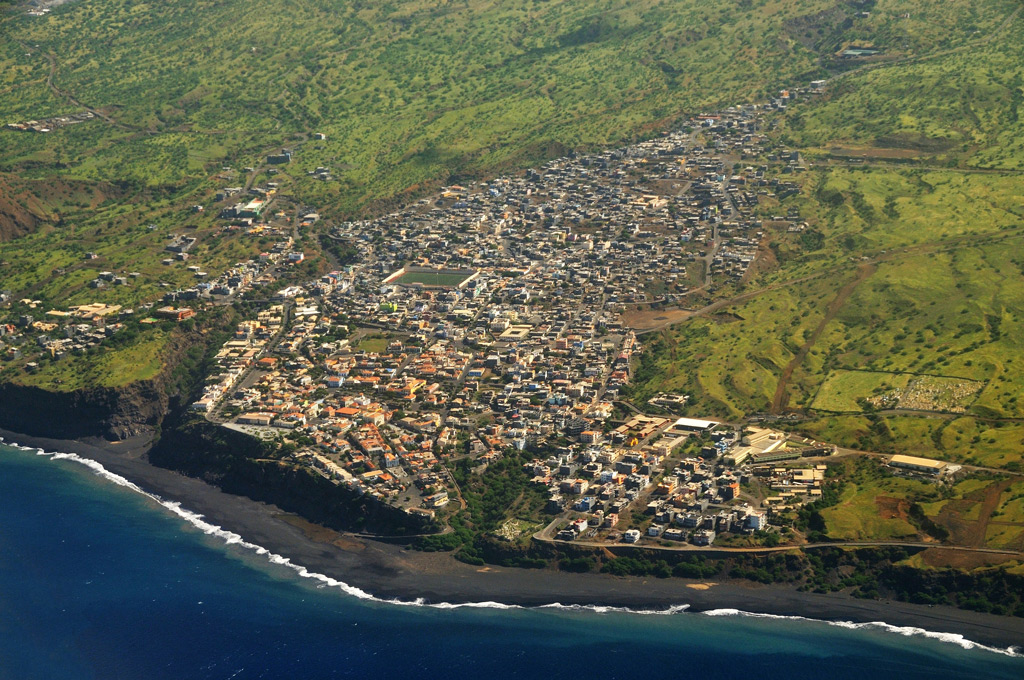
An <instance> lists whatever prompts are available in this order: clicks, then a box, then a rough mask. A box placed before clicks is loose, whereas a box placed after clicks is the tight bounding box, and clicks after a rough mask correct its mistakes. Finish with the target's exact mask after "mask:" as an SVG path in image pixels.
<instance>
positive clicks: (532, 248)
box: [0, 81, 946, 546]
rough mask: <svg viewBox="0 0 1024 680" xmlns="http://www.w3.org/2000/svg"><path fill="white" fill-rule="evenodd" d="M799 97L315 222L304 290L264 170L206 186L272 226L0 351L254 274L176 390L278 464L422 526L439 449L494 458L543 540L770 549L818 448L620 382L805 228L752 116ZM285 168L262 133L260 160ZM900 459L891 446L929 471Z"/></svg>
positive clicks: (290, 204)
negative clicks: (538, 505)
mask: <svg viewBox="0 0 1024 680" xmlns="http://www.w3.org/2000/svg"><path fill="white" fill-rule="evenodd" d="M821 89H822V83H821V82H820V81H816V82H815V83H813V84H812V85H811V87H809V88H800V89H798V90H794V91H789V90H783V91H781V92H780V93H779V94H778V96H777V97H776V98H774V99H773V100H772V101H771V102H770V103H769V104H765V105H760V106H754V105H750V106H741V107H731V108H728V109H726V110H724V111H720V112H717V113H713V114H704V115H699V116H695V117H693V118H692V119H690V120H688V121H687V122H686V123H685V124H684V125H683V126H681V128H680V129H679V130H677V131H675V132H670V133H664V134H662V135H660V136H658V137H657V138H655V139H652V140H648V141H644V142H640V143H637V144H634V145H631V146H627V147H624V148H619V149H614V150H611V151H607V152H604V153H597V154H590V155H575V154H574V155H570V156H567V157H563V158H559V159H556V160H553V161H551V162H549V163H546V164H545V165H543V166H542V167H539V168H534V169H530V170H527V171H525V172H523V173H521V174H519V175H516V176H508V177H498V178H496V179H493V180H488V181H479V182H472V183H467V184H464V185H451V186H447V187H445V188H444V189H443V190H442V191H441V192H440V193H439V194H437V195H435V196H432V197H429V198H423V199H420V200H419V201H417V202H416V203H414V204H412V205H408V206H406V207H405V208H403V209H401V210H399V211H397V212H394V213H391V214H388V215H385V216H382V217H379V218H376V219H372V220H361V221H354V222H343V223H339V224H334V225H320V226H319V230H320V244H321V245H322V246H323V250H324V254H325V256H326V257H327V258H328V261H332V262H333V266H334V267H335V269H333V270H332V271H329V272H328V273H325V274H322V275H319V276H317V277H316V278H314V279H313V280H308V281H296V280H295V277H294V275H293V272H294V270H293V269H292V268H293V267H294V266H296V265H299V264H301V263H303V262H304V261H305V259H306V256H307V252H306V250H304V247H305V246H304V242H303V238H304V236H305V235H311V234H312V233H313V227H314V225H318V223H320V220H321V218H320V215H319V214H318V213H317V212H316V210H315V209H314V208H310V207H309V206H302V205H300V204H297V203H294V201H293V200H291V199H282V198H280V197H279V196H278V190H279V187H280V184H279V183H278V182H274V181H268V182H265V183H264V184H262V185H257V186H253V182H252V181H251V180H250V182H249V183H248V184H246V187H241V186H229V187H224V188H222V189H221V190H220V191H219V192H218V193H217V195H216V199H215V200H216V202H217V203H218V207H217V210H218V212H217V213H216V214H217V217H218V220H220V221H221V224H222V227H220V228H219V229H220V231H221V233H223V234H226V235H228V236H232V237H233V236H239V237H241V238H259V239H261V242H262V243H268V240H269V242H272V243H270V244H269V247H267V249H266V250H265V251H263V252H261V253H259V254H258V255H257V256H255V257H253V258H251V259H249V260H246V261H241V262H237V263H236V264H235V265H234V266H233V267H230V268H229V269H227V270H226V271H223V272H221V273H220V274H218V275H211V274H210V273H208V272H207V271H206V268H205V267H203V266H202V265H200V264H189V262H191V260H190V257H191V254H192V252H193V250H194V248H195V246H196V243H197V238H196V237H194V236H190V235H188V234H187V233H168V234H167V236H166V241H165V242H164V247H163V252H164V255H165V258H164V259H163V260H162V261H161V263H162V265H163V266H165V267H174V266H187V268H188V271H189V272H190V273H191V275H192V278H193V280H194V284H193V285H191V286H189V287H186V288H177V289H175V290H168V291H166V292H164V293H163V295H162V300H161V301H160V302H159V303H156V302H149V303H145V304H141V305H139V309H138V310H137V311H136V310H135V309H123V308H121V307H120V306H118V305H113V304H104V303H102V302H96V303H92V304H86V305H79V306H75V307H71V308H68V309H66V310H65V309H52V310H49V311H46V312H45V313H44V314H43V315H42V316H43V318H41V319H37V318H36V315H35V314H32V313H23V314H21V315H20V316H19V317H18V318H17V319H14V320H13V321H14V323H9V324H5V325H0V335H3V336H5V337H4V338H3V339H2V340H0V349H2V350H3V355H2V356H3V358H4V359H5V360H8V361H13V360H23V359H24V358H25V357H24V356H23V351H26V352H28V353H29V354H31V353H38V352H39V351H40V350H41V351H42V352H44V353H45V354H46V355H48V356H49V358H51V359H53V360H59V359H60V358H61V357H63V356H65V355H66V354H67V353H69V352H74V353H84V352H87V351H90V350H92V349H94V348H96V347H98V346H99V345H101V344H103V343H104V342H108V341H109V339H110V338H111V337H114V336H116V334H117V333H118V332H119V331H121V330H122V329H123V328H124V327H125V322H126V321H128V320H131V319H140V323H142V324H152V323H158V322H170V323H172V324H173V323H182V322H184V321H187V320H189V319H191V318H192V317H193V316H195V314H196V310H197V309H203V308H209V307H211V306H216V305H227V304H231V303H232V302H233V301H235V300H239V299H241V298H242V297H243V296H244V295H245V294H246V293H247V292H248V291H250V290H253V289H255V288H259V289H260V290H262V291H264V295H270V296H271V297H272V299H271V300H269V301H265V302H264V303H263V304H262V305H261V306H260V307H259V309H260V311H258V312H257V313H256V314H255V316H253V317H251V318H246V319H245V320H244V321H242V322H241V323H239V324H238V325H237V328H235V331H234V333H233V334H232V336H231V337H230V339H229V340H228V341H227V342H225V343H224V344H223V346H222V347H221V348H220V350H219V351H218V352H217V354H216V356H215V362H216V365H217V371H216V372H215V374H214V375H211V376H210V377H209V378H208V380H207V381H206V384H205V387H204V390H203V394H202V397H201V398H200V399H198V400H197V401H195V402H194V403H193V404H192V405H191V409H192V410H193V411H194V412H196V413H199V414H202V415H203V416H204V417H205V418H207V419H209V420H210V421H212V422H214V423H219V424H221V425H223V426H224V427H228V428H232V429H235V430H239V431H241V432H245V433H247V434H251V435H254V436H257V437H260V438H262V439H264V440H266V441H269V442H277V443H278V444H279V445H281V446H282V447H284V446H285V445H287V451H288V455H289V457H290V458H291V460H292V461H294V462H295V463H296V464H299V465H302V466H306V467H308V468H309V469H310V470H313V471H315V472H316V473H317V474H319V475H322V476H324V477H325V478H327V479H330V480H332V481H333V482H335V483H337V484H343V485H346V486H348V487H350V488H352V489H353V490H354V491H356V492H357V493H359V494H361V495H363V496H365V497H367V498H370V499H374V500H375V501H376V502H380V503H384V504H388V505H391V506H394V507H398V508H401V509H402V510H403V511H405V512H406V513H409V514H412V515H419V516H421V517H422V518H427V519H433V520H436V523H437V524H439V525H443V524H444V520H445V518H446V517H447V514H446V513H449V512H451V508H448V509H447V510H446V508H447V506H448V504H449V503H451V502H452V501H456V503H457V504H458V505H462V504H463V503H464V500H463V499H462V498H461V497H460V495H459V494H460V490H459V487H458V484H457V483H456V481H455V478H454V475H453V474H452V472H451V470H452V466H454V465H458V464H460V463H465V462H466V461H470V462H472V464H473V465H474V466H476V469H477V470H484V469H486V467H487V465H489V464H490V463H492V462H494V461H497V460H500V459H501V458H503V457H504V456H506V455H508V454H509V452H516V453H517V455H519V456H520V457H521V458H524V459H525V460H526V461H527V462H526V463H525V464H524V467H523V471H524V473H525V474H526V475H527V476H528V477H529V478H530V479H532V482H531V484H532V485H533V486H534V487H535V488H536V489H538V490H539V493H541V494H543V497H544V498H545V499H546V503H545V505H544V511H545V512H546V513H548V515H549V516H550V521H549V523H548V524H547V526H544V527H542V528H539V530H538V531H536V533H535V534H534V535H535V537H536V538H538V539H540V540H556V541H581V542H597V543H601V542H624V543H647V544H652V545H655V544H656V545H661V546H669V545H679V546H683V545H694V546H708V545H712V544H715V543H717V544H722V543H723V542H724V543H725V544H727V545H728V544H730V541H732V542H735V540H738V538H739V537H743V536H757V537H759V538H760V539H762V540H763V541H765V542H767V543H769V544H771V543H773V542H777V541H778V537H779V533H782V534H786V533H788V532H789V529H788V526H789V525H790V524H792V520H793V517H794V514H795V512H796V511H797V510H798V509H799V508H800V507H801V506H802V505H804V504H806V503H809V502H813V501H815V500H818V499H820V498H821V496H822V489H823V484H824V480H825V472H826V465H825V462H826V461H827V459H828V458H829V456H831V455H832V454H834V453H835V447H834V446H831V445H828V444H822V443H819V442H814V441H809V440H806V439H803V438H800V437H795V436H791V435H789V434H787V433H784V432H781V431H777V430H771V429H765V428H762V427H755V426H753V425H752V424H751V423H723V422H718V421H715V420H705V419H698V418H694V417H690V416H689V413H688V401H689V398H688V396H687V395H685V394H658V395H656V396H654V397H651V398H649V399H647V401H646V405H647V407H649V409H648V411H649V412H648V413H644V412H641V411H639V410H637V407H636V406H635V405H634V404H633V403H632V402H631V401H630V396H631V393H632V392H631V391H632V389H633V387H632V384H631V382H632V377H633V372H634V370H635V367H636V364H637V357H638V356H639V354H640V353H641V352H642V351H643V342H642V339H643V335H642V334H643V332H644V331H645V330H650V329H651V327H652V326H654V327H656V326H657V324H658V322H659V321H660V320H662V319H670V318H672V317H669V316H666V315H668V314H672V313H673V312H675V313H679V312H685V311H686V309H687V308H688V306H692V305H693V304H694V303H697V304H700V301H701V300H707V299H709V298H712V296H713V294H714V293H715V292H716V291H721V290H722V289H724V288H726V287H729V286H733V287H736V286H739V285H741V284H742V283H743V282H744V281H745V280H746V278H747V277H749V275H750V272H751V267H753V266H754V265H755V264H756V263H757V262H758V258H759V257H761V256H762V254H763V252H764V251H765V250H766V249H765V247H764V244H765V243H766V241H767V238H768V236H769V235H770V234H771V233H778V232H780V231H781V232H784V233H793V232H800V231H803V230H804V229H806V228H807V224H806V222H804V221H803V219H802V218H801V216H800V215H799V214H798V213H796V212H795V211H792V210H790V211H787V212H786V213H785V214H775V208H774V206H777V205H778V201H779V199H780V198H785V197H786V196H789V195H792V194H794V193H797V192H798V191H799V185H798V183H797V182H795V181H794V180H793V177H792V175H794V174H798V173H801V172H803V171H804V170H805V169H806V168H805V166H804V165H803V163H802V159H801V158H800V156H799V155H798V154H797V153H794V152H792V151H790V150H788V149H785V148H778V147H776V146H774V145H773V144H772V143H771V142H770V141H769V138H768V137H767V136H766V135H765V133H764V129H765V127H766V126H770V125H772V122H771V115H770V114H771V113H772V112H773V111H778V110H782V109H784V108H785V107H786V105H787V104H788V103H789V102H790V101H791V100H792V99H793V98H794V97H798V96H813V95H814V94H816V93H819V92H820V91H821ZM292 161H293V150H292V149H283V150H282V151H281V153H275V154H272V155H269V156H267V158H266V166H265V168H264V169H266V172H267V174H269V175H271V176H272V175H275V174H277V173H278V172H279V171H278V170H277V169H276V167H271V166H279V165H283V164H289V163H291V162H292ZM268 168H269V169H268ZM224 171H225V174H224V175H223V177H224V178H225V179H227V180H230V179H232V178H234V174H233V171H230V168H224ZM246 171H247V172H250V173H252V174H253V176H254V177H255V175H256V174H257V173H256V170H255V168H246ZM309 174H313V175H315V176H316V177H317V178H319V179H327V178H328V175H329V171H328V170H327V169H326V168H317V169H316V170H314V171H312V172H311V173H309ZM243 192H244V195H245V196H246V198H245V199H244V200H239V199H240V198H241V195H242V194H243ZM205 210H206V208H205V206H200V205H197V206H193V208H192V212H194V213H198V212H204V211H205ZM150 228H151V229H153V228H154V227H153V226H151V227H150ZM275 239H276V240H275ZM85 257H86V259H87V260H88V259H89V258H91V257H94V256H93V255H92V254H91V253H87V254H86V256H85ZM321 271H322V270H321ZM138 276H139V274H138V273H137V272H111V271H102V272H98V273H97V274H96V276H95V278H94V279H93V280H92V281H91V282H90V283H89V286H90V287H92V288H94V289H97V294H98V295H99V294H100V293H101V291H102V289H103V288H105V287H107V286H108V285H110V286H129V285H131V284H132V282H133V280H134V279H135V278H137V277H138ZM286 276H287V277H288V279H289V285H287V286H286V287H284V288H280V285H282V284H280V283H279V282H280V281H281V280H282V278H283V277H286ZM161 285H165V284H161ZM275 290H276V293H266V291H275ZM4 295H7V294H4ZM21 302H22V303H25V304H23V305H22V308H27V309H29V310H30V311H31V310H34V309H36V307H37V306H39V304H41V303H39V301H33V300H22V301H21ZM157 304H160V305H162V306H159V307H157ZM677 318H678V317H677ZM36 366H37V365H36V363H35V362H32V361H30V362H28V363H27V364H25V370H27V371H34V370H36ZM916 460H917V459H915V461H916ZM903 463H904V461H895V460H894V461H893V462H892V464H893V465H894V466H900V465H902V467H903V468H904V469H905V470H915V471H916V472H917V473H921V474H924V475H928V476H938V475H941V474H944V473H945V472H946V470H945V469H940V468H935V467H934V465H931V463H932V461H924V462H914V461H911V462H910V463H907V464H903ZM915 465H916V467H915ZM453 507H455V506H453ZM499 535H500V536H502V537H504V538H508V539H512V538H515V536H516V529H515V527H513V526H512V525H508V526H504V527H503V528H502V531H501V532H499Z"/></svg>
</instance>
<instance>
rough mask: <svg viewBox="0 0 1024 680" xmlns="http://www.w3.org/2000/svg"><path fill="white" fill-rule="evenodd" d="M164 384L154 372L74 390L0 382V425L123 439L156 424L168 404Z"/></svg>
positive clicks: (65, 436) (36, 433)
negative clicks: (129, 380)
mask: <svg viewBox="0 0 1024 680" xmlns="http://www.w3.org/2000/svg"><path fill="white" fill-rule="evenodd" d="M165 388H166V385H165V381H164V380H161V379H159V378H158V379H155V380H146V381H141V382H136V383H131V384H129V385H126V386H124V387H116V388H103V387H96V388H90V389H83V390H75V391H73V392H51V391H49V390H44V389H40V388H38V387H28V386H25V385H18V384H15V383H2V384H0V427H3V428H5V429H8V430H13V431H15V432H23V433H25V434H29V435H33V436H37V437H53V438H58V439H80V438H83V437H103V438H105V439H109V440H120V439H127V438H129V437H133V436H135V435H138V434H142V433H144V432H147V431H152V430H154V429H156V428H157V427H158V426H159V425H160V423H161V421H162V420H163V417H164V415H165V414H166V413H167V410H168V405H169V397H168V395H167V393H166V389H165Z"/></svg>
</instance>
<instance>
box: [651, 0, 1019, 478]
mask: <svg viewBox="0 0 1024 680" xmlns="http://www.w3.org/2000/svg"><path fill="white" fill-rule="evenodd" d="M972 30H973V29H972ZM988 35H989V34H988V33H986V32H985V31H982V32H981V33H979V34H977V35H976V36H975V38H974V39H975V40H976V41H978V42H977V43H976V44H975V45H974V46H973V47H972V48H970V49H965V50H952V51H946V52H943V53H941V54H939V55H938V56H936V57H934V58H931V59H923V60H917V61H909V62H903V63H896V64H890V65H883V66H878V67H873V68H871V69H868V70H865V71H863V72H857V73H852V74H848V75H846V76H844V77H842V78H840V79H838V80H837V81H834V83H833V84H832V85H831V86H830V93H829V94H828V95H826V96H825V97H823V98H821V99H820V100H815V101H810V102H804V103H802V104H801V105H799V106H797V107H794V109H793V110H791V111H790V112H789V113H788V115H787V116H786V117H785V118H784V120H783V125H782V127H781V133H780V137H781V138H782V140H783V141H784V142H785V143H788V144H792V145H794V146H796V147H798V148H801V149H802V150H803V152H804V154H805V157H807V158H808V160H809V161H810V162H811V163H812V165H813V167H812V169H811V171H810V172H808V173H805V174H804V175H803V176H801V179H800V181H801V182H802V183H803V185H804V191H803V192H802V193H801V194H800V195H799V196H795V197H793V198H791V199H788V200H787V201H785V202H784V203H783V206H790V205H792V206H794V207H798V208H799V209H800V210H801V213H802V214H803V215H804V216H806V217H807V218H808V221H809V223H810V224H811V226H812V228H814V229H816V230H818V231H820V232H821V233H822V234H823V237H824V238H823V245H822V246H821V247H820V248H818V249H816V250H808V249H806V246H805V244H804V243H802V242H801V240H800V239H799V238H798V237H795V236H792V235H786V234H777V235H775V236H774V237H773V240H774V242H775V243H774V247H775V249H776V253H777V255H778V259H779V262H780V265H779V267H778V268H776V269H775V270H773V271H771V272H768V273H766V274H764V275H762V277H761V278H760V280H758V281H755V282H753V283H752V284H751V285H750V288H755V289H756V288H758V287H762V286H764V285H766V284H776V285H777V284H780V283H786V282H789V281H793V280H794V279H797V278H799V277H804V276H808V275H812V276H813V275H819V277H818V278H815V279H811V280H810V281H808V282H804V283H798V284H793V285H788V286H786V287H785V288H784V289H782V290H785V291H787V292H784V293H783V292H781V291H780V290H771V291H769V292H766V293H763V294H761V295H759V296H758V297H755V298H754V299H752V300H748V301H746V302H744V303H742V304H739V305H737V306H735V307H733V308H730V309H729V310H727V311H729V312H734V313H735V314H736V315H738V316H739V317H741V318H742V319H743V320H742V321H738V322H733V323H727V324H719V323H714V322H712V321H710V320H707V319H696V320H694V321H692V322H690V323H688V324H685V325H683V326H680V327H678V328H677V329H675V330H674V331H672V332H669V333H667V334H665V337H664V338H663V340H662V341H661V343H659V344H661V345H663V346H665V347H668V348H671V350H666V351H663V352H661V353H660V354H659V356H658V360H659V362H660V363H661V364H662V365H663V366H664V368H665V370H663V371H661V372H660V373H658V374H657V375H655V376H654V377H653V379H652V380H651V381H650V382H649V383H647V384H645V385H644V386H643V389H642V391H643V392H645V393H646V392H647V391H653V390H656V389H663V388H677V389H683V390H686V391H690V392H692V393H693V394H694V395H695V396H696V397H697V404H698V405H697V407H696V408H697V409H699V410H709V411H714V412H718V413H720V414H722V415H730V416H733V417H736V416H739V415H741V414H744V413H750V412H753V411H758V410H764V409H766V408H767V407H768V405H769V404H770V401H771V398H772V396H773V394H774V391H775V389H776V387H777V385H778V382H779V376H780V375H781V374H782V369H783V368H784V367H785V365H786V363H788V362H789V361H790V360H791V359H792V357H793V356H794V355H795V352H796V350H797V349H798V347H799V346H800V343H801V338H803V337H806V334H807V331H808V329H809V328H810V327H812V326H815V325H816V324H817V322H818V321H817V320H820V319H821V318H823V316H824V313H825V308H826V306H827V305H828V304H829V303H830V302H831V301H832V300H833V298H834V297H835V290H836V289H838V287H839V286H840V285H842V283H843V282H848V281H851V280H853V279H854V277H855V276H856V275H857V271H858V270H857V267H858V266H859V265H860V259H861V258H863V257H867V258H869V259H870V260H871V261H872V262H873V263H874V266H873V268H872V269H873V270H872V271H871V272H870V274H869V275H868V276H866V278H864V279H863V281H862V282H861V283H860V284H859V285H858V286H857V287H856V288H855V289H854V290H853V292H852V294H851V295H850V297H849V299H848V300H847V301H846V302H845V303H844V304H843V305H842V307H841V308H840V309H839V310H838V312H837V314H836V315H835V318H833V319H831V320H830V321H829V322H828V323H827V324H826V325H825V326H824V327H823V328H822V331H821V335H820V337H818V339H817V341H816V342H814V343H813V345H812V346H811V347H810V350H809V352H808V354H807V357H806V359H804V361H803V362H801V363H800V364H799V365H798V366H797V367H796V369H795V370H794V373H793V376H792V378H791V379H790V381H789V382H788V384H787V390H786V392H787V394H788V397H789V401H788V404H789V406H790V407H791V408H792V407H796V408H807V407H809V406H810V405H811V402H812V400H813V398H814V396H815V395H816V393H817V392H818V390H819V388H820V387H821V385H822V384H823V383H824V382H825V381H826V379H827V378H828V376H829V375H830V374H832V371H837V370H840V371H841V370H842V369H871V370H878V371H891V372H901V371H906V372H911V373H929V374H941V375H950V376H959V377H963V378H967V379H971V380H979V381H984V383H985V386H984V388H983V389H982V391H981V393H980V395H979V396H978V398H977V400H976V401H975V402H974V403H973V405H972V406H971V407H970V409H969V415H968V416H967V417H956V418H953V419H949V420H947V419H923V418H915V417H910V416H906V415H893V416H885V417H879V416H873V417H871V418H868V417H866V416H844V417H829V418H825V419H821V420H818V421H814V422H811V423H809V424H806V425H804V426H802V427H804V429H806V430H808V431H810V432H811V433H813V434H816V435H819V436H821V437H822V438H831V439H832V440H837V441H839V442H840V443H844V444H847V445H851V446H857V445H860V446H861V447H862V448H875V449H877V450H892V451H911V452H919V453H923V454H926V455H936V456H940V457H947V458H951V459H957V460H965V459H970V460H975V461H979V462H984V463H986V464H991V465H1007V464H1011V465H1016V464H1019V462H1020V459H1021V454H1020V451H1021V444H1022V441H1024V440H1022V438H1021V434H1022V432H1024V427H1022V426H1021V424H1020V423H1017V422H1015V421H1013V420H1012V419H1014V418H1021V417H1024V404H1022V403H1021V402H1020V400H1019V392H1020V389H1019V386H1020V384H1022V382H1024V373H1022V371H1024V352H1022V350H1024V347H1022V345H1021V340H1020V339H1021V338H1022V337H1024V328H1022V327H1021V323H1022V322H1024V278H1022V276H1021V274H1022V272H1024V269H1022V266H1024V257H1022V256H1021V255H1020V252H1021V248H1020V243H1021V241H1020V239H1021V235H1022V229H1024V219H1022V218H1024V208H1022V207H1021V206H1022V202H1021V199H1022V194H1021V189H1020V186H1021V184H1020V181H1021V172H1020V170H1019V169H1020V168H1021V167H1022V166H1021V164H1022V163H1024V151H1022V150H1021V149H1020V148H1019V146H1018V145H1017V142H1016V141H1013V140H1016V139H1019V138H1020V137H1021V133H1022V132H1024V130H1022V129H1021V124H1020V122H1019V121H1018V119H1017V113H1016V107H1017V103H1018V101H1019V99H1020V97H1021V95H1022V92H1021V89H1020V88H1021V82H1020V79H1021V73H1022V71H1024V67H1022V63H1024V62H1022V61H1021V59H1020V48H1019V45H1020V43H1021V38H1022V37H1024V20H1022V18H1021V17H1020V15H1015V19H1014V20H1013V21H1012V22H1010V23H1008V24H1007V25H1005V26H1004V27H1003V30H1002V31H1001V32H999V33H994V34H992V38H991V39H987V37H988ZM937 83H941V87H933V85H936V84H937ZM1011 138H1012V140H1011ZM837 149H842V151H841V152H840V151H836V152H835V153H833V150H837ZM850 150H855V151H856V153H855V154H852V155H857V156H864V157H865V159H866V162H863V163H857V164H855V165H852V166H851V165H849V164H848V163H847V162H846V161H847V156H849V155H851V154H850V153H849V152H850ZM894 156H895V157H896V158H895V160H894V158H893V157H894ZM985 168H987V169H985ZM670 352H671V355H670ZM670 356H673V357H674V360H673V361H671V362H670V361H669V357H670ZM736 360H740V364H739V366H740V369H739V370H734V369H733V368H732V367H733V366H736V365H737V364H735V363H734V362H736ZM669 363H671V366H669ZM723 367H730V368H729V369H728V370H726V369H725V368H723ZM869 383H870V381H868V382H865V383H864V385H863V387H864V390H863V392H864V394H857V395H854V394H845V395H844V399H845V400H846V402H845V403H850V402H852V401H854V400H855V399H856V397H857V396H871V393H872V390H873V388H874V387H875V385H874V384H869ZM1007 419H1009V420H1007Z"/></svg>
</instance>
